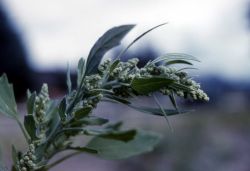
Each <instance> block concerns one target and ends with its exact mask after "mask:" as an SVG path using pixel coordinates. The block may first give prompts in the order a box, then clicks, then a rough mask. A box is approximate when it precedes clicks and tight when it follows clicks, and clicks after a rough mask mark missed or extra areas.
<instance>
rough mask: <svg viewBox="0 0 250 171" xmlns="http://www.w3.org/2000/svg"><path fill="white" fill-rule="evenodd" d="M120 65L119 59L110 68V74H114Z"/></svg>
mask: <svg viewBox="0 0 250 171" xmlns="http://www.w3.org/2000/svg"><path fill="white" fill-rule="evenodd" d="M119 63H120V60H119V59H117V60H115V61H114V62H113V63H112V65H111V66H110V68H109V73H111V72H113V71H114V69H115V68H116V67H117V65H118V64H119Z"/></svg>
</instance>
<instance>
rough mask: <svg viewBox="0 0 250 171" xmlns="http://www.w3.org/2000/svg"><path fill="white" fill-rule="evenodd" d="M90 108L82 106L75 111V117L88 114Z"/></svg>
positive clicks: (79, 117) (78, 117)
mask: <svg viewBox="0 0 250 171" xmlns="http://www.w3.org/2000/svg"><path fill="white" fill-rule="evenodd" d="M91 110H92V108H91V107H83V108H81V109H79V110H77V111H76V112H75V119H76V120H78V119H81V118H84V117H86V116H88V115H89V114H90V112H91Z"/></svg>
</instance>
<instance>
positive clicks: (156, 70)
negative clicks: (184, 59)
mask: <svg viewBox="0 0 250 171" xmlns="http://www.w3.org/2000/svg"><path fill="white" fill-rule="evenodd" d="M141 72H142V74H141V75H143V76H149V75H159V76H164V77H167V78H170V79H172V80H174V81H175V83H178V84H182V85H184V86H186V87H187V88H188V89H190V90H189V91H187V90H183V89H181V88H180V89H176V88H172V87H165V88H162V89H161V90H160V92H162V93H163V94H164V95H171V94H172V93H175V94H176V95H177V96H180V97H187V96H189V97H191V98H192V99H194V100H205V101H208V100H209V97H208V96H207V94H206V93H205V92H204V91H203V90H201V89H200V85H199V84H198V83H197V82H195V81H194V80H192V79H191V78H189V77H188V74H187V73H186V72H179V71H177V70H176V69H175V68H169V67H167V66H164V65H160V66H155V65H151V66H149V67H147V68H146V69H145V68H143V69H141Z"/></svg>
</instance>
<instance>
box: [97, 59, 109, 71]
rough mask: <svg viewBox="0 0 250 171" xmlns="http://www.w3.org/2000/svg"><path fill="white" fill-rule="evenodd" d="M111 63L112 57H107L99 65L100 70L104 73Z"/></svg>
mask: <svg viewBox="0 0 250 171" xmlns="http://www.w3.org/2000/svg"><path fill="white" fill-rule="evenodd" d="M110 65H111V59H106V60H104V61H103V62H102V63H101V64H100V65H99V66H98V70H99V71H100V72H101V73H103V72H105V71H107V69H108V68H109V67H110Z"/></svg>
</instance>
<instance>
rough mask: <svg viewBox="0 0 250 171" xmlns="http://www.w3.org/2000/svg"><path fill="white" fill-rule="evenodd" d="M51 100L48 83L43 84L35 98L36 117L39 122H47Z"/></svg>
mask: <svg viewBox="0 0 250 171" xmlns="http://www.w3.org/2000/svg"><path fill="white" fill-rule="evenodd" d="M48 102H49V91H48V85H47V84H43V85H42V88H41V91H40V93H39V95H38V96H36V99H35V117H36V120H37V122H38V123H43V122H45V118H46V117H45V116H46V108H47V105H48Z"/></svg>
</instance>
